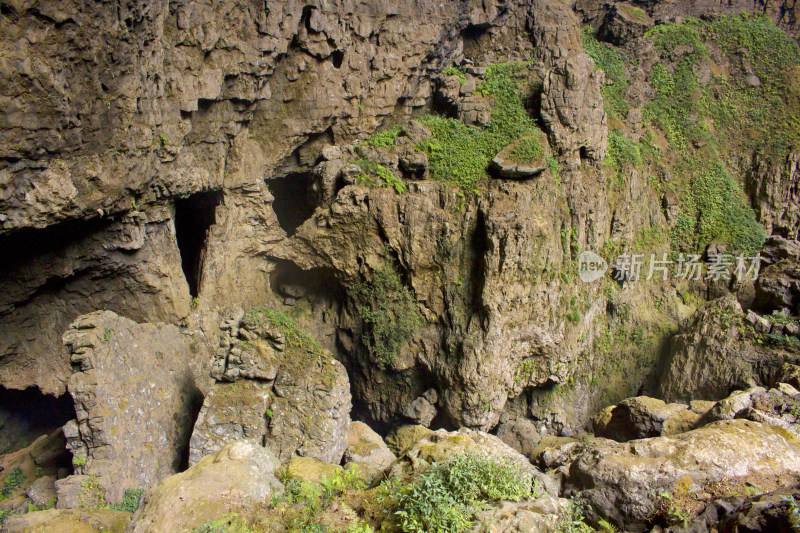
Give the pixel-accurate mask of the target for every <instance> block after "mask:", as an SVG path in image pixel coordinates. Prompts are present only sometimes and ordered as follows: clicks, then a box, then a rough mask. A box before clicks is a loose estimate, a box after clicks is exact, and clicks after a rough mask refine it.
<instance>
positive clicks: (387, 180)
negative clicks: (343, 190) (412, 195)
mask: <svg viewBox="0 0 800 533" xmlns="http://www.w3.org/2000/svg"><path fill="white" fill-rule="evenodd" d="M356 165H358V166H359V167H361V170H362V173H361V174H360V175H359V176H358V177H357V178H356V179H357V180H358V182H359V183H363V184H364V185H367V186H369V187H392V188H393V189H394V190H395V192H397V194H403V193H404V192H406V184H405V183H403V180H401V179H400V178H398V177H397V176H395V175H394V174H393V173H392V171H391V170H389V169H388V168H386V167H385V166H383V165H380V164H378V163H376V162H374V161H370V160H369V159H366V158H364V157H362V158H360V159H357V160H356Z"/></svg>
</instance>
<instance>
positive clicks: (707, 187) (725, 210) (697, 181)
mask: <svg viewBox="0 0 800 533" xmlns="http://www.w3.org/2000/svg"><path fill="white" fill-rule="evenodd" d="M764 239H765V233H764V228H762V227H761V224H759V223H758V222H757V221H756V218H755V214H754V213H753V210H752V209H750V207H749V206H748V205H747V202H746V200H745V198H744V193H743V192H742V189H741V186H740V185H739V184H738V183H737V182H736V180H734V179H733V177H732V176H731V175H730V173H728V171H727V170H726V169H725V167H724V165H722V163H717V164H716V165H714V166H713V167H712V168H709V169H707V170H705V171H702V172H698V173H697V174H695V176H694V177H693V178H692V180H691V182H690V188H689V190H688V191H687V192H686V193H685V194H684V202H683V206H682V207H681V213H680V215H679V218H678V221H677V223H676V225H675V227H674V228H673V233H672V241H673V246H675V247H676V248H677V249H679V250H702V249H705V247H707V246H708V245H709V244H710V243H711V242H713V241H722V242H726V243H728V245H729V246H730V247H731V248H732V249H733V250H736V251H741V252H746V253H754V252H755V251H757V250H759V249H760V248H761V246H763V244H764Z"/></svg>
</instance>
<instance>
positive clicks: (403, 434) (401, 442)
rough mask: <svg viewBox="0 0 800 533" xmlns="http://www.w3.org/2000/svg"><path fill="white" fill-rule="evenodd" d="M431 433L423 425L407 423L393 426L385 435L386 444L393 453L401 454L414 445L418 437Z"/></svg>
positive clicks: (418, 439)
mask: <svg viewBox="0 0 800 533" xmlns="http://www.w3.org/2000/svg"><path fill="white" fill-rule="evenodd" d="M430 433H431V430H430V429H428V428H426V427H425V426H420V425H407V426H400V427H398V428H395V429H394V431H392V432H391V433H390V434H389V435H388V436H387V437H386V445H387V446H388V447H389V450H390V451H392V452H393V453H394V454H395V455H402V454H403V453H405V451H406V450H408V449H409V448H411V447H412V446H414V445H415V444H416V443H417V442H419V441H420V439H422V438H424V437H426V436H427V435H429V434H430Z"/></svg>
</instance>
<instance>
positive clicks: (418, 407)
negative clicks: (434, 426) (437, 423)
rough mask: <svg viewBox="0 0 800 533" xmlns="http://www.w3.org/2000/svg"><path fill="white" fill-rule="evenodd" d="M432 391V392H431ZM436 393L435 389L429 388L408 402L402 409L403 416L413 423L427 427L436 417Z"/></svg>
mask: <svg viewBox="0 0 800 533" xmlns="http://www.w3.org/2000/svg"><path fill="white" fill-rule="evenodd" d="M431 392H432V394H431ZM437 398H438V395H437V394H436V390H435V389H430V390H429V391H427V392H425V394H423V395H422V396H420V397H419V398H417V399H416V400H414V401H413V402H411V403H410V404H408V406H406V408H405V409H403V416H405V417H407V418H410V419H411V420H412V421H413V422H414V423H416V424H419V425H421V426H425V427H428V426H430V425H431V422H433V419H434V418H436V413H437V409H436V400H437Z"/></svg>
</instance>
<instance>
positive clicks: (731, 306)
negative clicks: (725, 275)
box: [658, 294, 797, 402]
mask: <svg viewBox="0 0 800 533" xmlns="http://www.w3.org/2000/svg"><path fill="white" fill-rule="evenodd" d="M745 324H746V322H745V314H744V312H743V311H742V308H741V306H740V305H739V302H738V301H737V300H736V296H735V295H733V294H729V295H727V296H724V297H722V298H719V299H717V300H714V301H712V302H710V303H708V304H707V305H706V306H704V307H703V308H701V309H700V310H699V311H698V312H697V313H696V314H695V316H694V317H693V318H692V320H691V321H690V322H689V324H688V325H687V326H686V328H685V330H684V332H683V333H681V334H679V335H676V336H674V337H673V338H672V339H671V340H670V344H669V356H668V359H667V362H666V366H665V368H666V370H665V371H664V372H663V373H662V375H661V379H660V383H659V390H658V396H659V397H660V398H664V399H665V400H666V401H669V402H676V401H678V402H688V401H690V400H719V399H720V398H725V397H726V396H728V394H730V392H731V391H732V390H736V389H747V388H750V387H753V386H756V385H769V384H771V383H774V382H775V381H776V379H777V378H778V377H779V374H780V369H781V367H782V366H783V364H784V363H786V362H794V361H796V360H797V356H796V355H792V354H790V353H788V352H786V351H784V350H781V349H779V348H776V347H770V346H768V345H764V344H760V343H759V342H757V339H756V338H755V337H754V336H753V334H751V333H750V332H749V331H748V328H745V327H739V326H743V325H745Z"/></svg>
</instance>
